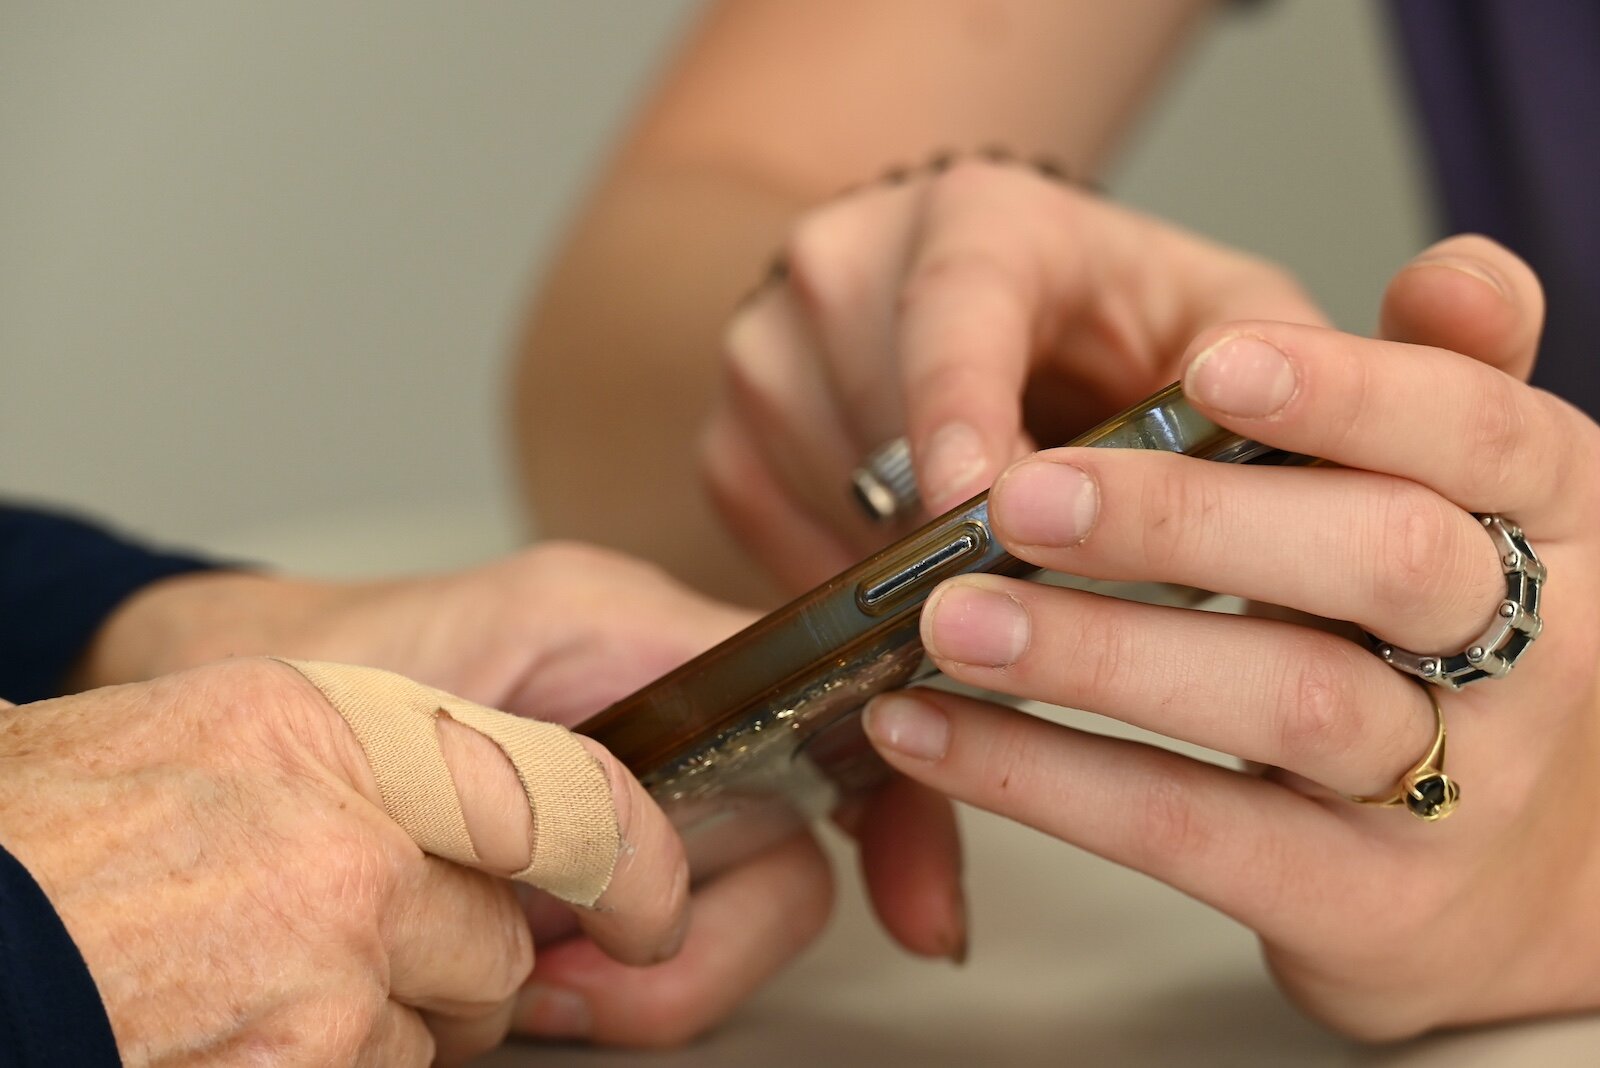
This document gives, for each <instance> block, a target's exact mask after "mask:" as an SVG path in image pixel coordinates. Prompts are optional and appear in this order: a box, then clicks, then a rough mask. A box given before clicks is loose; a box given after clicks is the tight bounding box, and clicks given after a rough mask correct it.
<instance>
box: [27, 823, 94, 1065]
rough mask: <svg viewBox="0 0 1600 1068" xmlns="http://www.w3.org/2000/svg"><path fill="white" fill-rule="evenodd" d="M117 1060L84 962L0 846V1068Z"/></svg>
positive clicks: (47, 903) (40, 896) (52, 912)
mask: <svg viewBox="0 0 1600 1068" xmlns="http://www.w3.org/2000/svg"><path fill="white" fill-rule="evenodd" d="M121 1063H122V1059H121V1058H120V1057H119V1056H118V1055H117V1043H116V1039H115V1038H113V1037H112V1034H111V1021H110V1020H108V1019H107V1018H106V1010H105V1007H104V1006H103V1005H102V1004H101V1003H100V992H99V990H97V989H96V988H95V985H94V977H93V976H91V975H90V974H89V966H88V965H87V964H85V963H84V962H83V956H82V955H81V954H80V953H79V952H78V947H77V946H76V945H74V944H73V942H72V938H71V936H70V935H68V934H67V929H66V927H64V926H63V925H62V923H61V919H60V917H58V916H57V915H56V910H55V909H54V908H52V907H51V905H50V899H49V898H47V897H45V896H44V891H43V890H40V889H39V884H38V883H36V882H34V880H33V876H32V875H30V874H29V873H28V869H26V868H24V867H23V866H22V865H21V864H19V863H18V862H17V860H16V858H15V857H13V856H12V855H11V854H10V853H7V852H6V851H5V849H4V848H0V1068H99V1066H100V1065H120V1064H121Z"/></svg>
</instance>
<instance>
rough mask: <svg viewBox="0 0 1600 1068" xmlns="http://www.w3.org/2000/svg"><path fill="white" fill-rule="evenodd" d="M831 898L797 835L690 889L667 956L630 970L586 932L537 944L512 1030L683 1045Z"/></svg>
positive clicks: (773, 965) (783, 954) (812, 933)
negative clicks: (680, 931)
mask: <svg viewBox="0 0 1600 1068" xmlns="http://www.w3.org/2000/svg"><path fill="white" fill-rule="evenodd" d="M832 900H833V880H832V876H831V874H830V872H829V870H828V862H827V860H826V858H824V857H823V855H822V851H821V850H820V849H819V848H818V846H817V843H816V841H815V840H814V839H813V838H811V836H810V835H801V836H798V837H796V838H794V839H792V840H790V841H789V842H787V843H785V844H783V845H780V846H777V847H775V848H774V849H772V850H769V851H768V852H767V853H764V854H762V855H761V856H760V857H758V858H756V859H755V860H753V861H751V862H750V863H748V864H746V865H744V866H742V867H739V868H736V869H734V870H733V871H731V872H729V873H727V874H725V875H722V876H720V877H719V878H717V879H714V880H713V881H711V882H709V883H707V884H706V885H705V886H704V887H703V888H701V889H700V890H698V891H696V893H695V896H694V900H693V902H692V904H691V916H692V918H691V921H690V926H689V934H688V937H687V938H686V939H685V940H684V945H683V949H682V951H681V952H680V953H679V954H678V955H677V956H676V957H674V958H673V959H671V960H669V961H666V962H664V963H662V964H656V965H652V966H650V967H646V968H637V967H628V966H626V965H622V964H618V963H617V962H616V961H614V960H611V959H610V958H608V957H606V956H605V955H604V954H603V953H601V952H600V950H599V949H598V948H597V947H596V946H595V945H594V943H592V942H589V941H587V940H583V939H576V940H573V941H569V942H564V943H562V944H560V945H556V946H552V947H549V948H548V949H544V950H542V952H541V955H540V957H539V963H538V966H537V967H536V968H535V970H534V977H533V980H532V981H531V982H530V983H529V984H528V986H526V987H524V988H523V991H522V994H521V996H520V997H519V998H518V1000H517V1010H516V1016H515V1018H514V1019H513V1022H512V1027H513V1029H514V1030H515V1031H516V1032H517V1033H519V1034H524V1035H531V1036H534V1037H539V1038H557V1039H562V1038H564V1039H572V1038H581V1039H588V1040H592V1041H594V1042H598V1043H602V1044H605V1045H615V1046H632V1047H654V1048H659V1047H666V1046H676V1045H681V1044H683V1043H685V1042H688V1041H689V1040H690V1039H692V1038H694V1037H695V1036H697V1035H699V1034H701V1033H703V1032H705V1031H706V1030H709V1029H710V1028H711V1027H714V1026H715V1025H717V1024H718V1023H720V1022H722V1020H724V1019H726V1018H727V1017H728V1015H729V1014H731V1013H732V1012H733V1010H734V1008H735V1007H736V1006H738V1005H739V1003H740V1002H742V1001H744V1000H745V999H746V998H747V997H749V996H750V994H751V992H752V991H754V990H755V989H756V988H757V987H758V986H760V985H761V984H762V983H764V982H766V980H767V979H769V978H770V977H771V976H772V975H773V974H775V973H776V972H777V971H778V970H779V969H780V968H782V967H783V965H784V964H786V963H787V962H788V961H789V960H791V959H792V958H793V957H795V956H796V955H797V954H798V953H799V952H800V951H801V950H802V949H804V948H805V947H806V946H807V945H809V944H810V943H811V941H812V939H814V938H815V937H816V936H817V934H818V933H820V932H821V930H822V928H823V925H824V924H825V923H826V921H827V918H828V913H829V911H830V910H831V906H832Z"/></svg>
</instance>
